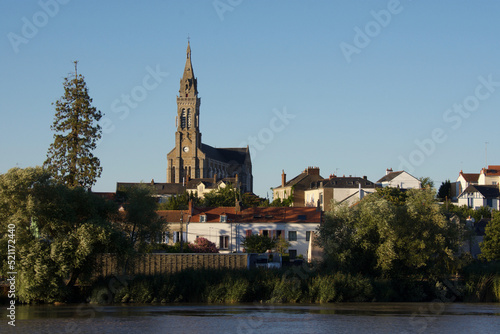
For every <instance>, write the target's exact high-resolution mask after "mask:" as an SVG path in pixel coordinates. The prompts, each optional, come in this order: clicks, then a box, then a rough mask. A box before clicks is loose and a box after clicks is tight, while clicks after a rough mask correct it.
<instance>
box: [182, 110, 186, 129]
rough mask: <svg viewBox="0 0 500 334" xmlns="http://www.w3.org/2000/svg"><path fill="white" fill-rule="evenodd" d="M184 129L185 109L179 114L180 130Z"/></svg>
mask: <svg viewBox="0 0 500 334" xmlns="http://www.w3.org/2000/svg"><path fill="white" fill-rule="evenodd" d="M185 127H186V109H182V113H181V129H184V128H185Z"/></svg>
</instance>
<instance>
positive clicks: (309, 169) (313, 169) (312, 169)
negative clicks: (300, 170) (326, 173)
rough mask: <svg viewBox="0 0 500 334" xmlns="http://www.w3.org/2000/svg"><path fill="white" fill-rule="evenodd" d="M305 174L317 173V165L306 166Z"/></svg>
mask: <svg viewBox="0 0 500 334" xmlns="http://www.w3.org/2000/svg"><path fill="white" fill-rule="evenodd" d="M306 171H307V175H319V167H307V170H306Z"/></svg>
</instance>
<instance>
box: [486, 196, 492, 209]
mask: <svg viewBox="0 0 500 334" xmlns="http://www.w3.org/2000/svg"><path fill="white" fill-rule="evenodd" d="M486 206H489V207H490V208H492V207H493V198H487V199H486Z"/></svg>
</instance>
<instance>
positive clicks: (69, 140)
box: [44, 61, 102, 189]
mask: <svg viewBox="0 0 500 334" xmlns="http://www.w3.org/2000/svg"><path fill="white" fill-rule="evenodd" d="M77 64H78V62H77V61H75V74H74V77H72V78H71V77H67V78H65V79H64V95H63V96H62V97H61V99H59V100H57V101H56V103H55V106H56V114H55V117H54V123H53V124H52V126H51V130H52V131H54V132H55V134H54V143H52V144H51V145H50V147H49V150H48V152H47V160H46V161H45V163H44V165H45V167H46V168H47V169H49V171H51V172H52V174H53V175H54V176H55V177H56V178H57V179H58V180H59V181H61V183H63V184H65V185H67V186H69V187H77V186H82V187H84V188H86V189H90V188H91V187H92V186H93V185H94V184H95V183H96V180H97V178H98V177H99V176H100V175H101V172H102V167H101V166H100V161H99V159H98V158H97V157H95V156H94V155H93V154H92V151H93V150H94V149H95V148H96V145H97V141H98V140H99V139H100V138H101V132H102V131H101V127H100V126H99V124H98V122H99V120H100V119H101V117H102V114H101V112H100V111H99V110H97V109H96V108H95V107H93V106H92V105H91V104H92V99H91V98H90V97H89V94H88V89H87V85H86V83H85V80H84V77H83V76H82V75H81V74H78V71H77Z"/></svg>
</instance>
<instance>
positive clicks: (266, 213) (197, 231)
mask: <svg viewBox="0 0 500 334" xmlns="http://www.w3.org/2000/svg"><path fill="white" fill-rule="evenodd" d="M158 214H159V215H160V216H161V217H163V218H164V219H165V220H166V221H167V222H168V223H169V229H170V233H169V238H164V240H163V242H165V243H168V244H173V243H175V242H177V241H180V238H181V237H182V240H183V241H187V242H194V241H195V240H196V238H197V237H203V238H206V239H208V240H209V241H211V242H213V243H215V244H216V245H217V248H218V249H219V251H220V252H221V253H240V252H244V249H243V247H242V246H241V242H242V241H243V238H244V237H245V236H249V235H252V234H260V235H265V236H268V237H270V238H285V239H286V240H287V241H289V242H290V247H289V248H288V253H289V254H290V259H292V260H293V259H295V258H296V257H299V256H302V257H304V258H307V254H308V248H309V240H310V238H311V234H312V233H314V231H316V229H317V228H318V226H319V224H320V223H321V219H322V213H321V211H319V210H317V209H316V208H290V207H269V208H248V209H243V210H239V208H238V207H218V208H191V211H189V210H186V211H183V212H180V210H160V211H158ZM181 219H182V223H181Z"/></svg>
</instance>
